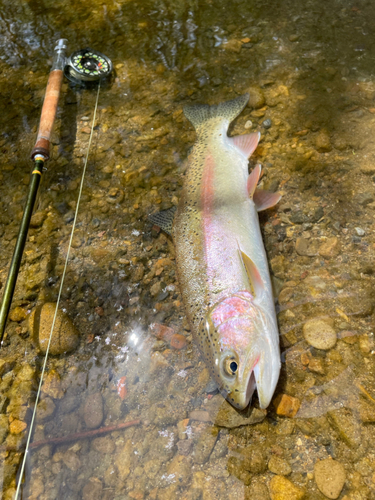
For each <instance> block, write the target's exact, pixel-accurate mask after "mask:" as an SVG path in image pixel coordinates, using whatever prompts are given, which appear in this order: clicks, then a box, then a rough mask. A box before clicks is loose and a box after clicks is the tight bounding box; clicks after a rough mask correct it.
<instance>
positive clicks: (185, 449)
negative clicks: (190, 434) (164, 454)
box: [177, 439, 193, 457]
mask: <svg viewBox="0 0 375 500" xmlns="http://www.w3.org/2000/svg"><path fill="white" fill-rule="evenodd" d="M192 448H193V441H192V440H191V439H189V440H185V441H178V442H177V449H178V453H179V454H180V455H185V456H186V457H188V456H189V455H190V453H191V450H192Z"/></svg>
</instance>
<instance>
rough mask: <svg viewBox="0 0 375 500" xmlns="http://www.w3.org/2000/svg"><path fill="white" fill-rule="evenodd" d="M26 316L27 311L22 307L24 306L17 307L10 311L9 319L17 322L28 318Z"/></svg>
mask: <svg viewBox="0 0 375 500" xmlns="http://www.w3.org/2000/svg"><path fill="white" fill-rule="evenodd" d="M26 316H27V314H26V311H25V310H24V309H22V307H15V308H14V309H12V310H11V311H10V313H9V319H10V320H11V321H16V322H17V323H19V322H20V321H23V320H24V319H26Z"/></svg>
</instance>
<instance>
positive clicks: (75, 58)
mask: <svg viewBox="0 0 375 500" xmlns="http://www.w3.org/2000/svg"><path fill="white" fill-rule="evenodd" d="M112 71H113V64H112V61H111V60H110V59H109V57H107V56H105V55H104V54H102V53H101V52H97V51H96V50H91V49H89V48H87V49H82V50H77V51H76V52H73V54H71V56H70V57H68V59H67V60H66V64H65V67H64V75H65V76H66V77H67V78H68V80H70V81H71V82H72V83H73V84H75V85H80V86H87V85H90V84H95V83H97V82H99V81H102V80H105V79H106V78H108V77H109V76H110V75H111V73H112Z"/></svg>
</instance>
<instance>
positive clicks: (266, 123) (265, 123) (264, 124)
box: [262, 118, 272, 129]
mask: <svg viewBox="0 0 375 500" xmlns="http://www.w3.org/2000/svg"><path fill="white" fill-rule="evenodd" d="M262 127H263V128H265V129H269V128H271V127H272V120H271V119H270V118H267V119H266V120H264V121H263V122H262Z"/></svg>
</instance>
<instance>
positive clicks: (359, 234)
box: [354, 227, 366, 236]
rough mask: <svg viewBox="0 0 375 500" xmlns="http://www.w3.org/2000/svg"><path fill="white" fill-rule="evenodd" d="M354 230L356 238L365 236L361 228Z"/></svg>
mask: <svg viewBox="0 0 375 500" xmlns="http://www.w3.org/2000/svg"><path fill="white" fill-rule="evenodd" d="M354 230H355V232H356V233H357V235H358V236H364V235H365V234H366V232H365V230H364V229H362V228H361V227H355V228H354Z"/></svg>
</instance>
